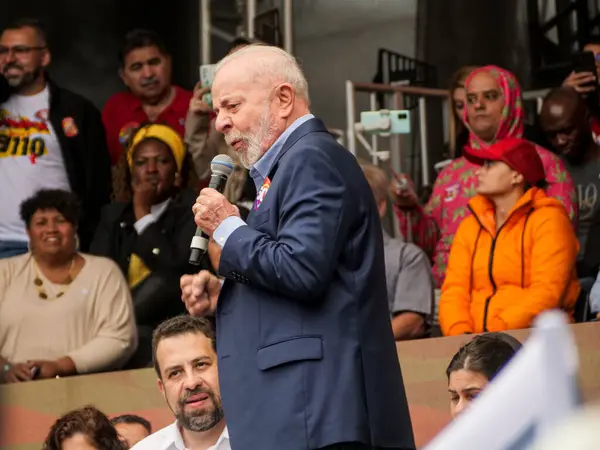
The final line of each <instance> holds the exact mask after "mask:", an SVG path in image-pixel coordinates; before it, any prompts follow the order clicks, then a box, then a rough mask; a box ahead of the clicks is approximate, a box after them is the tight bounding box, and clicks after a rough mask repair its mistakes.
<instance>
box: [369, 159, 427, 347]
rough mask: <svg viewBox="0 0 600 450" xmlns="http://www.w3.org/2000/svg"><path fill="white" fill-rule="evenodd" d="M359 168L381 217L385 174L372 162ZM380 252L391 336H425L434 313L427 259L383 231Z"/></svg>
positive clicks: (385, 198) (384, 203) (384, 206)
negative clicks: (383, 263) (382, 254)
mask: <svg viewBox="0 0 600 450" xmlns="http://www.w3.org/2000/svg"><path fill="white" fill-rule="evenodd" d="M361 168H362V170H363V172H364V174H365V177H366V178H367V182H368V183H369V186H370V187H371V190H372V191H373V195H374V196H375V201H376V202H377V208H378V209H379V217H380V218H384V217H385V214H386V213H387V207H388V196H387V187H388V184H389V182H388V179H387V176H386V175H385V172H384V171H383V170H381V169H380V168H379V167H377V166H375V165H373V164H367V163H362V164H361ZM383 252H384V257H385V272H386V282H387V300H388V305H389V309H390V316H391V319H392V331H393V333H394V339H396V340H397V341H402V340H407V339H419V338H422V337H425V336H426V335H427V334H428V332H429V329H430V327H431V322H432V321H431V316H432V314H433V276H432V275H431V264H430V263H429V259H428V258H427V255H426V254H425V252H423V250H421V249H420V248H419V247H417V246H416V245H414V244H409V243H406V242H403V240H402V239H394V238H392V237H391V236H390V235H389V234H388V233H387V232H386V231H385V230H383Z"/></svg>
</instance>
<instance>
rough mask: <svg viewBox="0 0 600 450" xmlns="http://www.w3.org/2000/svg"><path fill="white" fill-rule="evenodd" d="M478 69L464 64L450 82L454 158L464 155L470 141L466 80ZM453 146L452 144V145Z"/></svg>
mask: <svg viewBox="0 0 600 450" xmlns="http://www.w3.org/2000/svg"><path fill="white" fill-rule="evenodd" d="M475 69H477V66H464V67H461V68H460V69H458V70H457V71H456V72H454V74H453V75H452V79H451V82H450V110H451V113H452V114H454V136H455V139H454V147H453V148H454V153H453V158H460V157H461V156H462V152H463V147H464V146H465V145H467V143H468V142H469V129H468V128H467V127H466V125H465V122H464V121H465V113H464V111H465V108H466V107H467V90H466V89H465V82H466V81H467V78H468V77H469V75H470V74H471V72H473V71H474V70H475ZM451 148H452V146H451Z"/></svg>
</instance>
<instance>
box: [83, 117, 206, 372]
mask: <svg viewBox="0 0 600 450" xmlns="http://www.w3.org/2000/svg"><path fill="white" fill-rule="evenodd" d="M126 160H127V163H128V164H127V168H126V170H124V171H123V173H121V171H120V170H119V171H115V173H120V174H121V175H120V176H119V177H117V178H115V182H116V184H115V186H120V187H119V189H121V188H123V189H129V188H130V189H131V190H132V191H133V196H132V200H130V201H128V202H117V203H112V204H110V205H107V206H106V207H105V208H104V209H103V211H102V217H101V220H100V224H99V225H98V229H97V230H96V234H95V236H94V241H93V242H92V245H91V252H92V253H93V254H95V255H98V256H105V257H107V258H110V259H112V260H113V261H115V262H116V263H117V264H118V265H119V267H120V268H121V271H122V273H123V275H124V276H125V277H126V279H127V281H128V284H129V288H130V289H131V293H132V297H133V304H134V308H135V317H136V324H137V328H138V333H139V339H140V345H139V347H138V352H137V353H136V355H135V357H134V358H132V360H131V361H130V366H131V365H138V366H140V367H144V366H145V365H147V364H149V363H150V361H151V359H152V353H151V345H150V342H151V337H152V330H154V328H155V327H156V326H157V325H158V324H159V323H161V322H162V321H163V320H165V319H167V318H168V317H172V316H175V315H177V314H180V313H183V312H185V308H184V307H183V305H182V304H181V302H180V301H179V299H180V297H181V292H180V290H179V278H180V277H181V276H182V275H184V274H186V273H194V272H196V271H197V270H198V267H196V266H193V265H191V264H190V263H189V256H190V240H191V239H192V237H193V236H194V233H195V232H196V224H195V223H194V217H193V216H192V215H191V214H190V209H191V208H192V206H193V205H194V203H195V201H196V193H195V192H193V191H192V190H190V189H186V188H184V187H183V186H185V184H186V181H187V180H186V174H187V173H188V170H187V167H188V165H189V164H190V159H189V154H188V153H187V152H186V150H185V145H184V143H183V140H182V138H181V137H180V136H179V134H178V133H177V132H176V131H175V130H173V129H172V128H170V127H168V126H167V125H160V124H148V125H145V126H142V127H141V128H140V129H139V130H138V131H137V132H135V134H134V137H133V140H132V142H131V145H130V146H129V149H128V150H127V152H126ZM117 181H118V183H117ZM203 267H204V268H208V267H209V265H208V261H205V266H203Z"/></svg>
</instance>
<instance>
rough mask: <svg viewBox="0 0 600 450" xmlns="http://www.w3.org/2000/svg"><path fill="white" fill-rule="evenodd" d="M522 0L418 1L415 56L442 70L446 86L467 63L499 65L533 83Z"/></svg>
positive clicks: (440, 76) (522, 82)
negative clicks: (453, 74)
mask: <svg viewBox="0 0 600 450" xmlns="http://www.w3.org/2000/svg"><path fill="white" fill-rule="evenodd" d="M526 6H527V2H526V1H524V0H501V1H482V0H451V1H439V0H419V2H418V6H417V56H418V58H419V59H421V60H424V61H427V62H428V63H430V64H433V65H434V66H436V67H437V69H438V80H439V82H440V84H441V85H442V86H443V87H446V86H447V83H448V81H449V79H450V77H451V75H452V73H453V72H454V71H455V70H456V69H458V68H459V67H461V66H465V65H486V64H496V65H499V66H501V67H504V68H505V69H508V70H510V71H512V72H513V73H514V74H515V75H516V76H517V77H518V78H519V81H520V82H521V85H522V86H523V87H528V86H529V79H530V73H529V72H530V63H529V48H528V45H527V34H526V32H527V23H526Z"/></svg>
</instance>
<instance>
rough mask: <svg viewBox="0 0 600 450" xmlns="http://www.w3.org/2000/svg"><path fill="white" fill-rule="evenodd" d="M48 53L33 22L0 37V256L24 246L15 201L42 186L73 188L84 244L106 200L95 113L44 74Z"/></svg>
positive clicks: (104, 155) (106, 167)
mask: <svg viewBox="0 0 600 450" xmlns="http://www.w3.org/2000/svg"><path fill="white" fill-rule="evenodd" d="M50 60H51V55H50V51H49V49H48V45H47V39H46V34H45V32H44V30H43V28H42V26H41V25H40V24H39V23H38V22H36V21H34V20H22V21H19V22H17V23H15V24H13V25H10V26H8V27H7V28H5V29H4V30H3V31H2V34H1V35H0V76H3V77H4V78H5V79H6V81H7V82H8V86H9V90H10V95H9V97H8V99H7V100H5V101H4V102H3V103H1V104H0V187H1V189H2V195H1V196H0V212H1V213H0V258H3V257H8V256H14V255H18V254H21V253H25V252H26V251H27V240H28V239H27V234H26V231H25V225H24V224H23V222H22V221H21V219H20V218H19V207H20V204H21V203H22V202H23V201H24V200H25V199H27V198H29V197H31V196H32V195H33V194H34V193H35V192H36V191H38V190H40V189H43V188H52V189H64V190H67V191H73V192H75V193H76V194H77V196H78V197H79V200H80V201H81V202H82V209H83V211H84V215H83V217H82V220H81V226H80V230H79V236H80V238H81V241H82V242H81V249H82V250H84V251H85V250H87V245H88V244H89V242H90V241H91V237H92V235H93V232H94V228H95V225H96V224H97V223H98V220H99V211H100V208H101V207H102V205H104V204H106V203H108V201H109V199H110V163H109V157H108V151H107V149H106V141H105V137H104V129H103V126H102V121H101V117H100V113H99V111H98V110H97V109H96V108H95V107H94V106H93V105H92V104H91V103H90V102H89V101H88V100H86V99H84V98H82V97H80V96H79V95H77V94H74V93H72V92H69V91H67V90H65V89H62V88H59V87H58V86H56V85H55V84H54V83H52V82H51V81H50V80H49V79H48V76H47V74H46V73H45V69H46V67H47V66H48V65H49V64H50Z"/></svg>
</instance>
